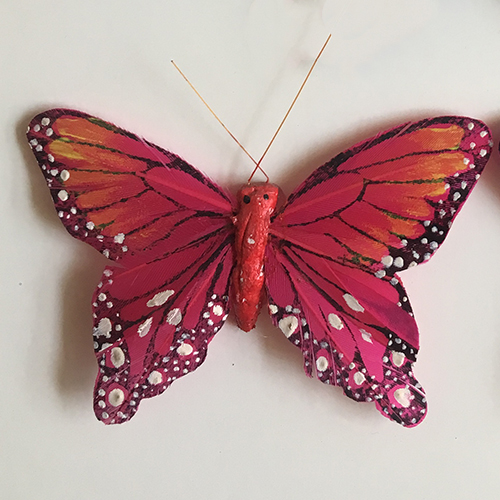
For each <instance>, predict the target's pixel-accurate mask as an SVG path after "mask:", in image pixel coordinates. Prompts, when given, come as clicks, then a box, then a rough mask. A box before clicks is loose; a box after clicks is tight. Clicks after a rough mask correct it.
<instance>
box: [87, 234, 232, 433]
mask: <svg viewBox="0 0 500 500" xmlns="http://www.w3.org/2000/svg"><path fill="white" fill-rule="evenodd" d="M231 243H232V237H231V235H228V234H227V233H218V234H214V235H212V236H211V237H209V238H204V239H203V240H201V241H200V242H194V243H192V244H189V245H187V246H186V247H185V248H183V249H181V250H180V251H177V252H173V253H171V254H170V255H167V256H164V257H163V258H161V259H159V260H157V261H153V262H150V263H147V264H146V265H143V266H136V267H133V268H131V269H126V268H119V267H107V268H106V269H105V270H104V274H103V278H102V281H101V283H99V286H98V288H97V290H96V291H95V294H94V302H93V309H94V318H95V319H94V349H95V352H96V356H97V359H98V362H99V374H98V377H97V380H96V385H95V391H94V409H95V413H96V416H97V418H98V419H99V420H102V421H103V422H104V423H106V424H109V423H111V424H113V423H121V422H125V421H126V420H129V419H130V418H132V417H133V416H134V414H135V412H136V411H137V408H138V406H139V403H140V401H141V400H142V399H143V398H150V397H153V396H156V395H158V394H161V393H162V392H163V391H164V390H165V389H166V388H167V387H168V386H169V385H170V384H171V383H172V382H174V381H175V380H177V379H179V378H181V377H183V376H184V375H186V374H188V373H190V372H192V371H194V370H196V368H198V367H199V366H200V365H201V363H202V362H203V361H204V359H205V356H206V353H207V347H208V343H209V342H210V341H211V340H212V338H213V337H214V335H215V334H216V333H217V332H218V331H219V329H220V328H221V326H222V325H223V323H224V321H225V320H226V318H227V314H228V311H229V302H228V286H229V276H230V273H231V269H232V266H233V257H232V245H231Z"/></svg>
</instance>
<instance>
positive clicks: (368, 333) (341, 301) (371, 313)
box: [266, 117, 491, 426]
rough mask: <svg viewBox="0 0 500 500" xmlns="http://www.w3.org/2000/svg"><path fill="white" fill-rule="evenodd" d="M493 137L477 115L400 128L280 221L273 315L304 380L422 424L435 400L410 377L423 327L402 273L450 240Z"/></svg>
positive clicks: (312, 183)
mask: <svg viewBox="0 0 500 500" xmlns="http://www.w3.org/2000/svg"><path fill="white" fill-rule="evenodd" d="M490 141H491V137H490V133H489V130H488V129H487V127H486V126H485V125H484V124H482V123H481V122H478V121H476V120H472V119H469V118H460V117H443V118H435V119H431V120H423V121H420V122H415V123H409V124H405V125H401V126H399V127H396V128H394V129H392V130H389V131H387V132H384V133H381V134H379V135H378V136H376V137H374V138H372V139H369V140H368V141H365V142H362V143H360V144H358V145H357V146H354V147H353V148H352V149H350V150H348V151H346V152H344V153H341V154H340V155H338V156H337V157H335V158H334V159H332V160H331V161H330V162H328V163H327V164H325V165H324V166H322V167H320V168H319V169H317V170H316V171H315V172H313V174H312V175H311V176H310V177H309V178H308V179H306V181H305V182H304V183H303V184H302V185H301V186H300V187H299V188H298V189H297V190H296V191H295V192H294V193H293V194H292V195H291V196H290V197H289V199H288V201H287V203H286V204H285V205H284V207H283V208H282V209H281V210H280V211H279V212H278V213H277V214H276V216H275V218H274V220H273V222H272V224H271V239H270V245H269V249H268V255H267V259H268V261H267V263H266V276H267V277H266V287H267V292H268V297H269V304H270V312H271V315H272V318H273V322H274V323H275V324H276V325H277V326H279V327H280V328H281V330H283V331H284V333H285V334H286V335H287V336H288V338H289V339H290V340H291V341H292V342H293V343H294V344H295V345H297V346H299V347H300V348H301V350H302V352H303V354H304V359H305V370H306V372H307V373H308V374H309V375H313V374H314V373H316V375H317V376H318V378H319V379H320V380H322V381H323V382H326V383H331V384H334V385H339V386H341V387H343V389H344V392H345V393H346V394H347V395H348V396H349V397H351V398H353V399H355V400H357V401H371V400H375V401H376V403H377V406H378V408H379V410H380V411H381V412H382V413H383V414H384V415H386V416H388V417H390V418H392V419H393V420H395V421H397V422H400V423H402V424H404V425H406V426H412V425H416V424H418V423H419V421H421V419H422V418H423V416H424V415H425V403H426V400H425V397H424V393H423V390H422V388H421V386H420V384H419V383H418V382H417V381H416V379H415V378H414V377H413V374H412V363H413V362H414V361H415V359H416V355H417V352H418V347H419V344H418V330H417V327H416V324H415V321H414V319H413V313H412V310H411V306H410V303H409V300H408V297H407V295H406V293H405V291H404V288H403V286H402V284H401V281H400V279H399V277H398V276H397V275H396V274H395V273H396V272H397V271H399V270H403V269H406V268H408V267H412V266H414V265H416V264H419V263H421V262H425V261H427V260H428V259H429V258H430V257H431V256H432V254H433V253H434V252H435V250H436V249H437V248H438V247H439V245H440V244H441V243H442V241H443V240H444V238H445V236H446V234H447V232H448V230H449V227H450V225H451V222H452V220H453V219H454V217H455V216H456V214H457V213H458V211H459V210H460V208H461V206H462V204H463V202H464V201H465V199H466V198H467V196H468V195H469V193H470V190H471V189H472V187H473V186H474V184H475V183H476V181H477V179H478V178H479V175H480V173H481V171H482V169H483V168H484V165H485V164H486V161H487V160H488V157H489V155H490V152H491V142H490Z"/></svg>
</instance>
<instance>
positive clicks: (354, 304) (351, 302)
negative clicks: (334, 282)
mask: <svg viewBox="0 0 500 500" xmlns="http://www.w3.org/2000/svg"><path fill="white" fill-rule="evenodd" d="M343 297H344V300H345V302H346V304H347V305H348V306H349V307H350V308H351V309H352V310H353V311H356V312H363V311H364V310H365V308H364V307H363V306H362V305H361V304H360V303H359V302H358V301H357V300H356V299H355V298H354V297H353V296H352V295H351V294H349V293H344V295H343Z"/></svg>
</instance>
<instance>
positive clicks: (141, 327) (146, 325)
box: [137, 318, 153, 337]
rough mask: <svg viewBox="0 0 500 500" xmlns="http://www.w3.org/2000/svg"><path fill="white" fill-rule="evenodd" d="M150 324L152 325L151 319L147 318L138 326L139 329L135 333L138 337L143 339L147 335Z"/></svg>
mask: <svg viewBox="0 0 500 500" xmlns="http://www.w3.org/2000/svg"><path fill="white" fill-rule="evenodd" d="M152 324H153V318H148V319H147V320H146V321H144V323H142V324H141V325H139V328H137V333H138V334H139V337H145V336H146V335H147V334H148V333H149V330H150V329H151V325H152Z"/></svg>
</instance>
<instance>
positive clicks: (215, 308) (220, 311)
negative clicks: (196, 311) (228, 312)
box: [212, 304, 224, 316]
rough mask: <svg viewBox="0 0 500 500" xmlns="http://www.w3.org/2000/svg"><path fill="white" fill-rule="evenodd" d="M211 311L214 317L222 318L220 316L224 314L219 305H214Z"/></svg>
mask: <svg viewBox="0 0 500 500" xmlns="http://www.w3.org/2000/svg"><path fill="white" fill-rule="evenodd" d="M212 311H213V312H214V314H215V315H216V316H222V315H223V314H224V309H223V308H222V306H221V305H219V304H216V305H215V306H214V308H213V309H212Z"/></svg>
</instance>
